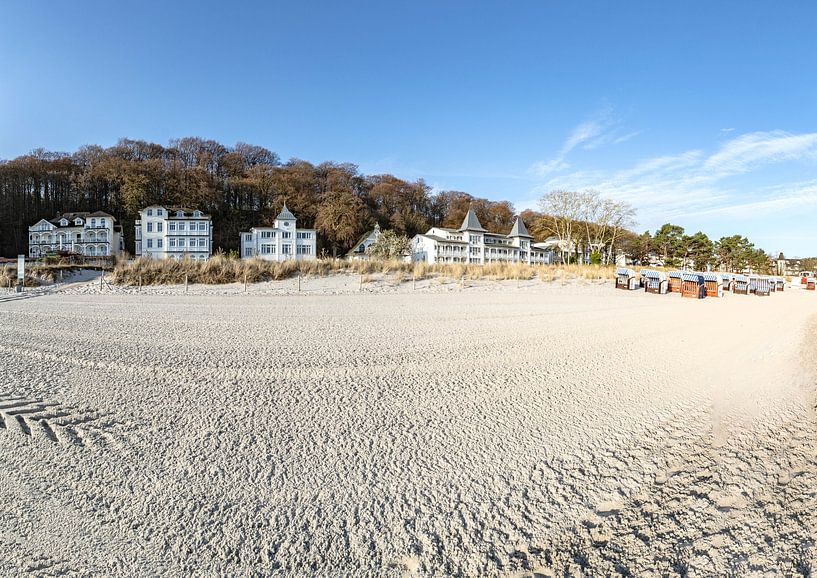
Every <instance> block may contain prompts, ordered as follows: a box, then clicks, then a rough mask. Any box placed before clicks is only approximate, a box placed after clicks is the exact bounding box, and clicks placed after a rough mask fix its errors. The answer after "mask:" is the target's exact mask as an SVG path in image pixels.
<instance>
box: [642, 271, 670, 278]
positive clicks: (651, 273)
mask: <svg viewBox="0 0 817 578" xmlns="http://www.w3.org/2000/svg"><path fill="white" fill-rule="evenodd" d="M641 274H642V275H643V276H644V277H646V278H647V279H655V280H656V281H665V280H666V279H667V275H666V274H665V273H664V272H663V271H655V270H653V269H642V270H641Z"/></svg>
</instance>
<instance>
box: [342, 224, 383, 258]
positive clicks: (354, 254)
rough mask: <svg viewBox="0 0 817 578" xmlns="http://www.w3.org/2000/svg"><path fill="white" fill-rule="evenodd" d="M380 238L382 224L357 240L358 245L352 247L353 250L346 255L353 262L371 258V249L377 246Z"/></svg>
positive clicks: (376, 225)
mask: <svg viewBox="0 0 817 578" xmlns="http://www.w3.org/2000/svg"><path fill="white" fill-rule="evenodd" d="M378 237H380V224H379V223H376V224H375V226H374V229H372V230H371V231H367V232H366V233H364V234H363V236H361V237H360V239H358V240H357V243H355V244H354V245H352V248H351V249H349V251H348V252H347V253H346V258H347V259H352V260H366V259H368V258H369V247H371V246H372V245H374V244H375V242H376V241H377V239H378Z"/></svg>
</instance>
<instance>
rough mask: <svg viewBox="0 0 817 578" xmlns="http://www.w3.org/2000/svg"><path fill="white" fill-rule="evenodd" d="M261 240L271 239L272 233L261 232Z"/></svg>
mask: <svg viewBox="0 0 817 578" xmlns="http://www.w3.org/2000/svg"><path fill="white" fill-rule="evenodd" d="M261 238H262V239H271V238H272V231H261Z"/></svg>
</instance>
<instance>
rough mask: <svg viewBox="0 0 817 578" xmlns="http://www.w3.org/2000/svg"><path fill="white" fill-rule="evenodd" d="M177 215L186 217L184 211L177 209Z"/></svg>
mask: <svg viewBox="0 0 817 578" xmlns="http://www.w3.org/2000/svg"><path fill="white" fill-rule="evenodd" d="M176 216H177V217H184V211H176Z"/></svg>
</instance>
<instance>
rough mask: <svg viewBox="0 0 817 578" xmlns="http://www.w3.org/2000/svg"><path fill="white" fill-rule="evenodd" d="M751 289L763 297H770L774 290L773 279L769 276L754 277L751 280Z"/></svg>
mask: <svg viewBox="0 0 817 578" xmlns="http://www.w3.org/2000/svg"><path fill="white" fill-rule="evenodd" d="M752 285H754V289H753V288H752ZM749 291H751V292H752V293H754V294H755V295H760V296H761V297H768V296H769V294H770V293H771V292H772V283H771V280H770V279H769V278H768V277H753V278H751V279H750V280H749Z"/></svg>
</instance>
